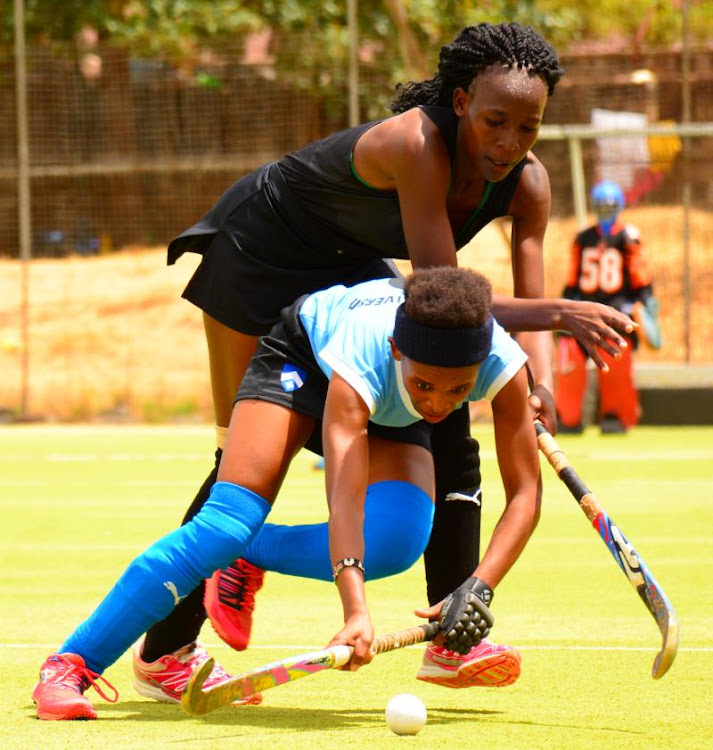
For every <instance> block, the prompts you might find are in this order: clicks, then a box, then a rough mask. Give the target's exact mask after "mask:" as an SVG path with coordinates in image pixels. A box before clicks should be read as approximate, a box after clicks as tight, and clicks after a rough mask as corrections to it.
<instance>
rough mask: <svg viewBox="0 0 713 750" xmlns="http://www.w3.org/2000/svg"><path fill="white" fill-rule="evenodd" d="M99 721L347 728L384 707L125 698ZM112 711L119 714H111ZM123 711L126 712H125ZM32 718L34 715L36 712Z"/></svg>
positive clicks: (459, 715) (436, 720) (474, 713)
mask: <svg viewBox="0 0 713 750" xmlns="http://www.w3.org/2000/svg"><path fill="white" fill-rule="evenodd" d="M95 708H96V709H97V713H98V715H99V720H100V721H101V720H105V721H111V722H117V721H132V722H133V721H140V722H152V721H161V722H164V721H167V720H175V721H181V722H183V721H191V722H196V721H197V722H200V723H202V724H207V725H209V724H214V725H224V724H235V725H240V726H244V727H260V728H271V729H275V728H285V729H305V728H307V727H312V726H319V728H320V729H346V728H349V727H354V726H363V725H364V724H382V723H383V721H384V711H383V709H376V708H370V709H353V708H348V709H341V710H340V709H329V708H317V709H315V708H296V707H295V708H277V707H274V708H271V707H270V706H265V705H264V704H263V705H262V706H234V707H233V708H230V707H226V708H221V709H218V710H217V711H214V712H213V713H211V714H208V715H206V716H199V717H192V716H187V715H186V714H184V713H183V712H182V711H181V709H180V708H179V707H178V706H176V705H174V704H165V705H152V704H149V703H146V702H145V701H124V702H122V703H117V704H112V705H101V704H99V705H95ZM112 714H118V715H114V716H112ZM122 714H123V715H122ZM502 714H503V712H502V711H488V710H482V709H480V710H475V709H465V708H444V709H430V710H429V712H428V723H429V724H431V725H433V724H453V723H454V722H459V721H463V722H467V721H472V720H473V719H477V718H481V719H482V718H483V717H485V716H501V715H502ZM32 718H35V715H34V711H33V714H32Z"/></svg>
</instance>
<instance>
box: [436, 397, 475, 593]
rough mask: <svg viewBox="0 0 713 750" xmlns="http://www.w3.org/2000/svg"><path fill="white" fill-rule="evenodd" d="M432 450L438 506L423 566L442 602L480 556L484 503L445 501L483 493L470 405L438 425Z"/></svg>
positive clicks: (473, 566) (470, 571)
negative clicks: (481, 510)
mask: <svg viewBox="0 0 713 750" xmlns="http://www.w3.org/2000/svg"><path fill="white" fill-rule="evenodd" d="M431 447H432V450H433V461H434V465H435V473H436V508H435V514H434V518H433V530H432V531H431V538H430V540H429V542H428V546H427V547H426V551H425V552H424V563H425V567H426V586H427V595H428V602H429V604H437V603H438V602H440V601H441V599H444V598H445V597H446V596H448V594H450V593H451V592H452V591H453V590H454V589H456V588H458V586H460V584H461V583H463V581H465V579H466V578H468V576H470V575H472V573H473V571H474V570H475V568H476V567H477V565H478V561H479V557H480V504H479V503H476V502H473V501H472V500H446V499H445V498H446V496H447V495H448V494H450V493H454V492H456V493H461V494H463V495H465V496H468V497H472V496H473V495H474V494H475V493H476V492H478V490H479V489H480V455H479V446H478V442H477V441H476V440H474V439H473V438H471V437H470V415H469V412H468V405H467V404H465V405H464V406H463V407H462V408H461V409H459V410H458V411H456V412H454V413H453V414H451V415H450V416H449V417H448V419H445V420H444V421H443V422H440V423H439V424H437V425H434V426H433V428H432V430H431ZM476 499H477V500H479V499H480V493H478V498H476Z"/></svg>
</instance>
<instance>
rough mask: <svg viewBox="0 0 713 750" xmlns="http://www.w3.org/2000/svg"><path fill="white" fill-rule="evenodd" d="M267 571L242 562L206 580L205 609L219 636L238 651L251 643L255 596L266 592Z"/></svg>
mask: <svg viewBox="0 0 713 750" xmlns="http://www.w3.org/2000/svg"><path fill="white" fill-rule="evenodd" d="M264 578H265V571H264V570H263V569H262V568H256V567H255V566H254V565H252V564H251V563H249V562H248V561H247V560H243V559H242V558H238V559H237V560H236V561H235V562H234V563H232V564H231V565H230V566H228V567H227V568H226V569H225V570H216V571H215V573H213V576H212V577H211V578H208V579H206V585H205V599H204V604H205V609H206V612H207V614H208V617H209V618H210V622H211V624H212V625H213V629H214V630H215V632H216V633H217V634H218V635H219V636H220V637H221V638H222V639H223V640H224V641H225V642H226V643H227V644H228V645H229V646H232V648H234V649H235V650H236V651H244V650H245V649H246V648H247V647H248V643H249V642H250V631H251V629H252V625H253V611H254V609H255V594H256V593H257V592H258V591H259V590H260V589H261V588H262V584H263V580H264Z"/></svg>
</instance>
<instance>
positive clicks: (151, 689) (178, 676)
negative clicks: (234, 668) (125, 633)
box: [132, 639, 262, 706]
mask: <svg viewBox="0 0 713 750" xmlns="http://www.w3.org/2000/svg"><path fill="white" fill-rule="evenodd" d="M142 647H143V639H142V640H141V641H139V642H138V643H136V644H135V645H134V649H133V652H132V656H133V663H134V689H135V690H136V692H137V693H138V694H139V695H143V696H144V697H145V698H153V699H154V700H157V701H164V702H165V703H180V702H181V694H182V693H183V689H184V688H185V687H186V683H187V682H188V678H189V677H190V676H191V675H192V674H193V672H194V671H195V670H196V669H198V668H199V667H200V666H201V664H203V663H205V661H206V659H208V654H207V653H206V651H205V649H203V648H201V647H200V646H199V645H198V644H197V643H189V644H188V645H187V646H184V647H183V648H179V649H178V651H174V652H173V653H172V654H167V655H166V656H162V657H161V658H160V659H156V661H154V662H150V663H149V662H145V661H144V660H143V659H142V658H141V649H142ZM230 679H232V675H229V674H228V673H227V672H226V671H225V670H224V669H223V667H221V666H220V665H219V664H218V663H217V662H216V663H215V664H214V665H213V671H212V672H211V673H210V676H209V677H208V679H207V680H206V681H205V683H204V684H203V688H204V689H205V688H209V687H214V686H215V685H220V684H222V683H223V682H227V681H228V680H230ZM260 703H262V694H261V693H256V694H255V695H251V696H249V697H247V698H243V699H241V700H238V701H235V702H234V703H233V705H234V706H238V705H250V706H257V705H259V704H260Z"/></svg>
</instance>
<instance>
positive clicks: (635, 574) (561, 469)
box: [535, 422, 678, 680]
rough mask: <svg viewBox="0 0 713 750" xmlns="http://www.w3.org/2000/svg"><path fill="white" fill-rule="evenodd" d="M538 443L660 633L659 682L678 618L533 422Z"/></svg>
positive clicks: (672, 650)
mask: <svg viewBox="0 0 713 750" xmlns="http://www.w3.org/2000/svg"><path fill="white" fill-rule="evenodd" d="M535 430H536V432H537V442H538V445H539V447H540V450H541V451H542V452H543V453H544V454H545V456H546V457H547V460H548V461H549V462H550V465H551V466H552V468H553V469H554V470H555V471H556V472H557V476H558V477H559V478H560V479H561V480H562V482H563V483H564V484H565V486H566V487H567V489H568V490H569V491H570V492H571V493H572V495H573V497H574V499H575V500H576V501H577V502H578V503H579V507H580V508H581V509H582V510H583V511H584V514H585V515H586V516H587V518H588V519H589V520H590V521H591V522H592V525H593V526H594V528H595V529H596V530H597V532H598V533H599V536H600V537H601V538H602V540H603V541H604V543H605V544H606V545H607V548H608V549H609V552H611V554H612V557H613V558H614V559H615V560H616V561H617V563H618V565H619V567H620V568H621V569H622V571H623V572H624V575H625V576H626V577H627V578H628V579H629V581H630V583H631V585H632V586H633V587H634V588H635V589H636V591H637V593H638V594H639V596H640V597H641V600H642V601H643V602H644V604H645V605H646V608H647V609H648V610H649V612H651V614H652V615H653V617H654V619H655V620H656V624H657V625H658V627H659V630H660V631H661V636H662V638H663V644H662V646H661V650H660V651H659V653H658V654H657V655H656V658H655V659H654V666H653V668H652V670H651V676H652V677H653V678H654V679H655V680H658V679H659V678H660V677H663V676H664V675H665V674H666V672H667V671H668V670H669V668H670V666H671V664H673V660H674V659H675V658H676V652H677V651H678V617H677V616H676V611H675V610H674V608H673V606H672V605H671V602H670V601H669V600H668V597H667V596H666V594H665V593H664V590H663V589H662V588H661V586H660V585H659V584H658V582H657V581H656V579H655V578H654V577H653V575H651V572H650V571H649V569H648V567H647V565H646V563H645V562H644V561H643V560H642V558H641V556H640V555H639V553H638V552H637V551H636V550H635V549H634V547H633V545H632V544H631V543H630V542H629V540H628V539H627V538H626V537H625V536H624V534H623V533H622V532H621V530H620V529H619V527H618V526H617V525H616V524H615V523H614V521H612V519H611V518H609V515H608V514H607V512H606V511H605V510H604V509H603V508H602V507H601V505H599V501H598V500H597V498H596V497H595V496H594V494H593V493H592V492H590V490H589V489H588V488H587V487H586V485H585V484H584V482H583V481H582V480H581V479H580V478H579V475H578V474H577V472H576V471H575V470H574V469H573V468H572V466H570V464H569V461H567V457H566V456H565V454H564V453H563V452H562V449H561V448H560V447H559V446H558V445H557V443H556V442H555V439H554V438H553V437H552V435H550V433H549V432H548V431H547V429H546V428H545V427H544V425H543V424H542V423H540V422H535Z"/></svg>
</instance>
